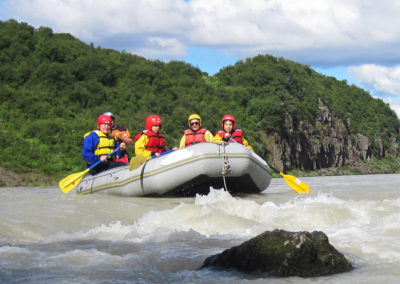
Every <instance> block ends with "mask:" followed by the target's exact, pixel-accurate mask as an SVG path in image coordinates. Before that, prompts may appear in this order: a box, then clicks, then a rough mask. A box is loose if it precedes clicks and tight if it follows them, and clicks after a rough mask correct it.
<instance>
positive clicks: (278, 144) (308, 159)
mask: <svg viewBox="0 0 400 284" xmlns="http://www.w3.org/2000/svg"><path fill="white" fill-rule="evenodd" d="M350 125H351V121H349V120H348V121H346V122H343V121H341V120H340V119H338V118H337V117H336V116H335V114H334V113H333V112H332V111H331V110H330V109H329V107H328V106H327V104H326V103H325V102H324V101H323V100H321V99H320V100H319V108H318V113H317V116H316V118H315V123H314V124H313V125H311V124H307V123H303V122H301V121H300V122H299V121H296V120H294V119H293V118H292V116H291V115H289V114H288V115H286V117H285V121H284V125H283V126H282V131H281V134H280V136H279V135H276V134H275V135H269V134H267V133H265V132H262V133H261V135H262V136H263V138H264V145H265V147H266V148H267V150H268V152H269V154H270V157H272V162H273V164H275V165H276V167H277V168H278V169H280V170H283V171H287V170H291V169H294V168H298V169H301V170H302V171H311V170H319V169H325V168H331V167H344V166H349V167H352V166H356V165H359V164H360V163H362V162H368V161H374V160H375V159H377V158H384V157H385V156H386V155H388V154H390V155H392V156H394V157H397V158H399V156H400V152H399V145H400V141H399V140H398V139H397V138H396V137H394V136H393V137H389V141H390V143H389V145H388V146H387V147H385V145H384V143H383V140H384V137H380V136H375V137H372V138H371V137H367V136H365V135H363V134H362V133H352V132H351V130H350V129H351V127H350ZM374 147H375V148H374ZM373 148H374V149H373ZM373 150H375V151H373ZM398 161H400V160H399V159H398ZM398 163H400V162H398ZM371 173H372V172H371Z"/></svg>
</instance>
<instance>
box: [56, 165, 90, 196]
mask: <svg viewBox="0 0 400 284" xmlns="http://www.w3.org/2000/svg"><path fill="white" fill-rule="evenodd" d="M89 171H90V169H86V170H84V171H83V172H80V173H75V174H71V175H69V176H67V177H66V178H63V179H62V180H60V182H59V183H58V186H59V187H60V189H61V191H62V192H64V193H68V192H70V191H71V190H72V189H73V188H74V187H75V186H77V185H78V184H79V183H80V182H81V180H82V178H83V176H84V175H86V173H88V172H89Z"/></svg>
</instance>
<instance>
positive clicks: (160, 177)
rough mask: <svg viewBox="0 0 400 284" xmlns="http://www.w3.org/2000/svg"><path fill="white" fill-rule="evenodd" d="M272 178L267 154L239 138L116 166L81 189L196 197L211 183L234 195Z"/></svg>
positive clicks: (259, 186) (84, 191)
mask: <svg viewBox="0 0 400 284" xmlns="http://www.w3.org/2000/svg"><path fill="white" fill-rule="evenodd" d="M270 181H271V170H270V168H269V166H268V164H267V162H265V161H264V160H263V159H262V158H260V157H259V156H258V155H257V154H255V153H254V152H253V151H250V150H249V149H247V148H246V147H245V146H243V145H242V144H238V143H220V144H217V143H198V144H195V145H192V146H189V147H185V148H183V149H179V150H176V151H173V152H171V153H168V154H165V155H162V156H160V157H157V158H152V159H150V160H148V161H146V162H145V163H143V164H142V165H140V166H139V167H138V168H137V169H134V170H132V171H130V170H129V166H123V167H118V168H113V169H110V170H107V171H104V172H101V173H99V174H97V175H95V176H90V175H88V176H86V177H85V178H83V179H82V181H81V182H80V184H79V185H78V186H77V193H78V194H87V193H94V192H98V193H107V194H113V195H121V196H195V195H196V194H207V193H208V192H209V190H210V187H213V188H226V189H227V190H228V191H229V192H231V193H232V194H236V193H259V192H261V191H263V190H265V189H266V188H267V187H268V185H269V183H270Z"/></svg>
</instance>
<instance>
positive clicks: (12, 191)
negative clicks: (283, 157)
mask: <svg viewBox="0 0 400 284" xmlns="http://www.w3.org/2000/svg"><path fill="white" fill-rule="evenodd" d="M301 179H302V180H303V181H304V182H306V183H307V184H308V185H309V186H310V193H309V194H297V193H296V192H295V191H293V190H292V189H291V188H290V187H288V186H287V185H286V183H285V181H284V180H283V179H280V178H274V179H273V180H272V182H271V185H270V186H269V187H268V188H267V189H266V190H265V191H263V192H262V193H261V194H257V195H243V196H232V195H230V194H229V193H228V192H226V191H224V190H223V189H211V191H210V193H209V194H208V195H205V196H199V195H198V196H196V197H194V198H134V197H132V198H127V197H117V196H109V195H102V194H91V195H84V196H82V195H76V194H75V193H74V192H73V191H72V192H71V193H70V194H67V195H65V194H63V193H62V192H61V191H60V190H59V189H58V188H57V187H20V188H0V282H2V283H4V282H12V283H27V282H40V283H71V282H74V283H82V282H84V283H88V282H90V283H109V282H113V283H265V282H268V283H291V282H296V283H378V282H381V283H396V282H400V218H399V217H400V186H399V184H400V175H396V174H394V175H359V176H334V177H308V178H301ZM274 229H284V230H287V231H309V232H312V231H322V232H324V233H325V234H326V235H327V236H328V238H329V241H330V243H331V244H332V245H333V246H334V247H335V248H336V249H337V250H339V251H340V252H342V253H343V254H344V255H345V257H346V258H347V259H348V260H349V261H350V262H351V264H352V265H353V266H354V267H355V269H354V270H352V271H351V272H347V273H342V274H335V275H330V276H325V277H317V278H299V277H288V278H259V277H257V276H252V275H248V274H244V273H240V272H236V271H234V270H229V271H220V270H216V269H202V270H199V268H200V267H201V265H202V263H203V261H204V260H205V259H206V258H207V257H208V256H210V255H214V254H217V253H220V252H222V251H223V250H225V249H227V248H230V247H232V246H236V245H239V244H241V243H242V242H244V241H246V240H248V239H250V238H252V237H255V236H257V235H258V234H261V233H262V232H264V231H272V230H274Z"/></svg>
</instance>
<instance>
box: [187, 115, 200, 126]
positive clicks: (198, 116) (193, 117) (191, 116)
mask: <svg viewBox="0 0 400 284" xmlns="http://www.w3.org/2000/svg"><path fill="white" fill-rule="evenodd" d="M192 119H198V120H199V121H200V126H201V117H200V115H198V114H196V113H194V114H191V115H189V118H188V124H189V127H190V121H191V120H192Z"/></svg>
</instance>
